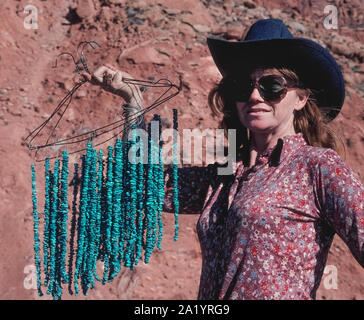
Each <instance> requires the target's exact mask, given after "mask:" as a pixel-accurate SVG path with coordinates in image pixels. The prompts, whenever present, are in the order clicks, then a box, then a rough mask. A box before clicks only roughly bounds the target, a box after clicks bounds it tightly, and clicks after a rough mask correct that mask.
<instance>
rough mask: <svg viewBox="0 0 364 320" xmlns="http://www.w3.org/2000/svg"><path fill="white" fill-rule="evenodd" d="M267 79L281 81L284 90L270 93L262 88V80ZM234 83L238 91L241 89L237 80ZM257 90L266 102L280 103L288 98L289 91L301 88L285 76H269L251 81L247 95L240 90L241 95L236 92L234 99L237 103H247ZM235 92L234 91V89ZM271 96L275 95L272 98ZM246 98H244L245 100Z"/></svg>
mask: <svg viewBox="0 0 364 320" xmlns="http://www.w3.org/2000/svg"><path fill="white" fill-rule="evenodd" d="M267 77H272V78H275V79H279V80H281V84H282V89H281V90H280V91H279V92H277V93H270V92H267V90H265V89H264V87H263V86H262V83H261V80H262V79H264V78H267ZM233 83H234V84H235V87H236V89H237V90H238V88H239V81H238V80H237V79H233ZM255 88H257V89H258V91H259V94H260V96H261V97H262V98H263V100H264V101H267V102H272V101H280V100H282V99H284V97H285V96H286V94H287V92H288V89H293V88H299V86H298V84H295V83H294V81H293V80H290V79H286V78H285V77H284V76H283V75H276V74H269V75H264V76H261V77H260V78H259V79H256V80H255V81H253V80H250V82H249V89H248V91H246V93H243V92H242V90H241V89H240V91H239V92H240V93H237V92H234V98H235V100H236V101H237V102H247V101H248V100H249V98H250V96H251V94H252V93H253V91H254V89H255ZM233 90H234V89H233ZM269 95H274V96H272V97H270V96H269ZM243 96H244V98H243Z"/></svg>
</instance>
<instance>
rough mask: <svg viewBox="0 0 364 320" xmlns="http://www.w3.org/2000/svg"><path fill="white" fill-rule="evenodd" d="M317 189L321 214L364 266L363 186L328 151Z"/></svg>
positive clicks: (344, 164)
mask: <svg viewBox="0 0 364 320" xmlns="http://www.w3.org/2000/svg"><path fill="white" fill-rule="evenodd" d="M316 169H317V171H316V175H315V188H316V190H315V191H316V193H317V196H318V198H319V205H320V206H321V208H320V212H321V215H322V218H324V219H325V220H326V221H328V223H329V224H330V225H331V226H332V228H333V229H334V230H335V232H336V233H337V234H338V235H339V236H340V237H341V238H342V239H343V240H344V242H345V243H346V244H347V246H348V247H349V249H350V251H351V252H352V254H353V255H354V257H355V258H356V260H357V261H358V262H359V263H360V264H361V265H362V266H363V267H364V186H363V184H362V183H361V181H360V179H359V177H358V175H357V174H356V173H355V172H354V171H353V170H351V169H350V168H349V167H348V166H347V165H346V163H345V162H344V161H343V160H342V159H341V158H340V156H339V155H338V154H337V153H336V152H335V151H333V150H331V149H328V150H327V151H325V152H324V153H323V154H322V156H321V157H320V160H319V164H318V166H317V168H316Z"/></svg>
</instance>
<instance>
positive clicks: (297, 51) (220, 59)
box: [207, 38, 345, 120]
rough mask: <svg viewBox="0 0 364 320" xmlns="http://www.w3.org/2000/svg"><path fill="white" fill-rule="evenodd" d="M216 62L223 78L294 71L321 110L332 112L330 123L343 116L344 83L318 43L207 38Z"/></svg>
mask: <svg viewBox="0 0 364 320" xmlns="http://www.w3.org/2000/svg"><path fill="white" fill-rule="evenodd" d="M207 44H208V47H209V49H210V52H211V55H212V57H213V59H214V62H215V64H216V66H217V68H218V69H219V71H220V73H221V74H222V75H223V76H226V75H228V74H230V73H234V72H236V71H237V70H251V69H252V68H254V67H256V66H261V65H264V66H286V67H289V68H292V69H293V70H294V71H295V72H296V73H297V75H298V76H299V78H300V80H301V81H302V83H303V84H304V85H305V86H307V87H308V88H310V89H314V90H315V91H316V99H317V102H318V106H319V107H320V108H330V109H331V110H330V112H329V113H328V114H327V117H328V118H329V120H332V119H334V118H335V117H336V116H337V114H338V113H339V112H340V109H341V107H342V105H343V103H344V100H345V82H344V79H343V75H342V72H341V69H340V67H339V66H338V64H337V62H336V61H335V59H334V57H333V56H332V55H331V54H330V53H329V51H328V50H326V49H325V48H324V47H322V46H321V45H319V44H318V43H316V42H314V41H312V40H309V39H305V38H292V39H269V40H250V41H249V40H247V41H236V42H232V41H227V40H223V39H215V38H207Z"/></svg>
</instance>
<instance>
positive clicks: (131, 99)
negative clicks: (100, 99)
mask: <svg viewBox="0 0 364 320" xmlns="http://www.w3.org/2000/svg"><path fill="white" fill-rule="evenodd" d="M82 75H83V76H84V78H85V79H86V80H88V81H90V82H91V83H92V84H94V85H99V86H100V87H102V88H103V89H104V90H106V91H108V92H111V93H113V94H116V95H118V96H120V97H122V98H123V99H124V100H125V102H126V103H129V104H131V105H135V106H141V105H142V95H141V92H140V90H139V88H138V87H137V86H135V85H130V84H128V83H125V82H124V81H123V79H125V78H132V76H131V75H129V74H128V73H126V72H122V71H120V70H117V69H116V68H114V67H113V66H110V65H108V64H106V65H105V66H101V67H99V68H98V69H97V70H96V71H95V72H94V73H93V74H92V75H90V74H88V73H86V72H83V73H82Z"/></svg>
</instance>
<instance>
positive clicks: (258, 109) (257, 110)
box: [247, 108, 270, 115]
mask: <svg viewBox="0 0 364 320" xmlns="http://www.w3.org/2000/svg"><path fill="white" fill-rule="evenodd" d="M267 112H270V110H265V109H261V108H257V109H250V110H248V111H247V114H254V115H255V114H264V113H267Z"/></svg>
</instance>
